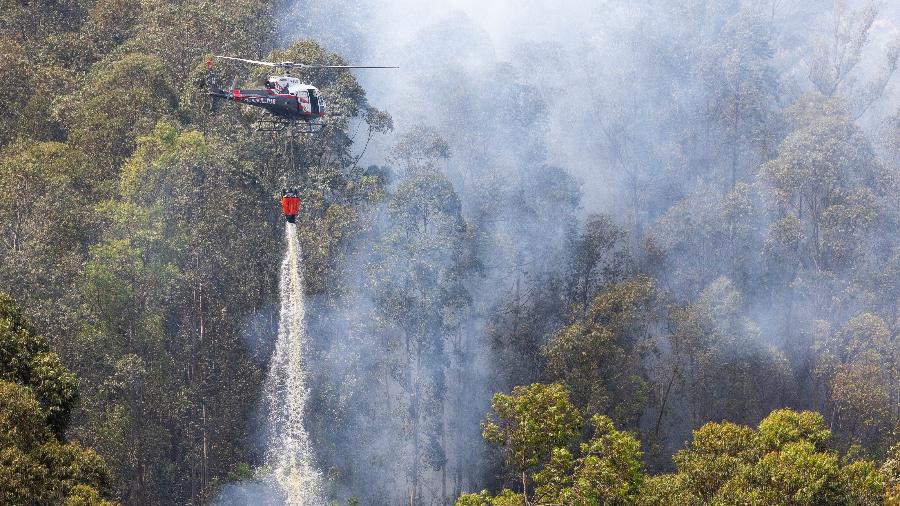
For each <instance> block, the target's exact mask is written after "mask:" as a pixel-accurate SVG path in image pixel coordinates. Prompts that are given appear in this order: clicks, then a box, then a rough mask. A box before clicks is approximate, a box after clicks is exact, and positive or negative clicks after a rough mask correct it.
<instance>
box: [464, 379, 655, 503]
mask: <svg viewBox="0 0 900 506" xmlns="http://www.w3.org/2000/svg"><path fill="white" fill-rule="evenodd" d="M491 407H492V412H491V413H489V414H488V416H487V418H486V419H485V421H484V423H483V424H482V428H483V430H484V438H485V440H487V441H488V442H490V443H493V444H496V445H498V446H499V447H500V449H501V452H502V453H503V454H504V457H505V460H504V461H505V463H506V467H507V471H508V472H509V473H510V477H511V478H512V479H513V482H518V483H517V484H516V485H515V488H517V489H519V490H518V491H513V490H511V489H509V488H504V489H503V490H502V491H501V492H500V493H499V494H497V495H496V496H492V495H491V494H490V493H488V492H487V491H482V492H480V493H477V494H465V495H463V496H461V497H460V498H459V500H458V501H457V503H456V504H457V505H489V506H505V505H553V504H565V505H572V506H588V505H594V504H605V505H628V504H634V501H635V500H636V498H637V496H638V493H639V492H640V490H641V485H642V483H643V480H644V474H643V470H642V464H641V449H640V442H638V440H637V439H635V438H634V437H633V436H631V435H630V434H627V433H625V432H619V431H617V430H616V429H615V427H614V426H613V422H612V420H610V419H609V417H606V416H603V415H595V416H594V417H592V418H591V432H592V436H591V438H590V440H588V441H584V442H581V443H580V444H576V442H577V441H578V440H579V439H580V435H581V429H582V427H581V425H582V422H583V419H582V417H581V414H580V413H579V412H578V410H577V408H575V406H574V405H572V403H571V401H569V397H568V392H567V391H566V389H565V387H563V386H562V385H560V384H551V385H544V384H540V383H535V384H533V385H530V386H521V387H516V388H515V389H514V390H513V392H512V395H505V394H496V395H494V398H493V400H492V402H491Z"/></svg>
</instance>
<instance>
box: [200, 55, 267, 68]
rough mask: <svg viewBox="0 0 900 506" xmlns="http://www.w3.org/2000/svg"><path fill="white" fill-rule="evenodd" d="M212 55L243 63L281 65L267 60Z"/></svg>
mask: <svg viewBox="0 0 900 506" xmlns="http://www.w3.org/2000/svg"><path fill="white" fill-rule="evenodd" d="M213 56H214V57H216V58H222V59H225V60H234V61H242V62H245V63H254V64H256V65H265V66H267V67H280V66H281V65H279V64H277V63H272V62H268V61H259V60H248V59H246V58H235V57H233V56H219V55H213Z"/></svg>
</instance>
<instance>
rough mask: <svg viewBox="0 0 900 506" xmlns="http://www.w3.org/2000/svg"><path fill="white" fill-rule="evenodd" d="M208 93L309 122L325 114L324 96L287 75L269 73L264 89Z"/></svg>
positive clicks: (282, 116) (315, 89)
mask: <svg viewBox="0 0 900 506" xmlns="http://www.w3.org/2000/svg"><path fill="white" fill-rule="evenodd" d="M210 96H212V97H213V98H214V99H217V98H220V99H225V100H230V101H232V102H238V103H241V104H247V105H250V106H254V107H260V108H263V109H265V110H266V111H268V112H269V113H270V114H272V115H273V116H277V117H279V118H284V119H288V120H306V121H312V120H315V119H318V118H321V117H323V116H324V115H325V110H326V105H325V99H324V98H323V97H322V95H321V94H320V93H319V90H318V89H317V88H316V87H314V86H310V85H308V84H303V83H301V82H300V80H299V79H297V78H295V77H289V76H272V77H270V78H269V79H268V81H267V82H266V89H263V90H259V89H244V90H242V89H237V88H235V89H231V90H213V91H211V92H210Z"/></svg>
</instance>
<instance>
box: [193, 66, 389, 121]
mask: <svg viewBox="0 0 900 506" xmlns="http://www.w3.org/2000/svg"><path fill="white" fill-rule="evenodd" d="M213 58H221V59H223V60H232V61H239V62H243V63H250V64H253V65H262V66H266V67H273V68H277V69H279V70H281V71H283V75H275V76H269V78H268V79H267V80H266V83H265V89H239V88H236V87H235V86H234V85H232V87H231V89H230V90H224V89H220V88H218V87H217V86H216V83H215V78H214V77H213V74H212V67H213V63H212V58H209V59H207V61H206V67H207V84H208V85H209V87H210V91H209V93H208V94H209V96H210V97H212V101H213V109H215V108H216V105H217V101H218V100H229V101H232V102H237V103H240V104H246V105H250V106H254V107H260V108H263V109H265V110H266V111H268V113H269V114H270V117H269V118H268V119H264V120H260V121H258V122H257V125H256V128H257V130H260V131H280V130H284V129H285V128H287V127H292V130H293V129H294V127H297V126H299V127H300V128H299V131H300V132H306V133H314V132H317V131H319V130H321V129H322V127H323V126H324V124H323V123H322V118H323V117H324V116H325V112H326V111H327V109H328V106H327V103H326V101H325V97H324V96H323V95H322V93H321V92H320V91H319V89H318V88H316V87H315V86H312V85H309V84H305V83H302V82H301V81H300V79H298V78H296V77H292V76H291V75H290V71H291V70H293V69H395V68H398V67H390V66H370V65H310V64H306V63H299V62H293V61H283V62H267V61H259V60H248V59H246V58H235V57H233V56H219V55H213Z"/></svg>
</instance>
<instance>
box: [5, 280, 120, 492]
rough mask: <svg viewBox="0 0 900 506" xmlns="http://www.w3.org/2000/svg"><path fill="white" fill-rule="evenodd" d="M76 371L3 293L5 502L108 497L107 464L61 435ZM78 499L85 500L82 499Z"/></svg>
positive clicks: (74, 389)
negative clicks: (53, 349) (50, 347)
mask: <svg viewBox="0 0 900 506" xmlns="http://www.w3.org/2000/svg"><path fill="white" fill-rule="evenodd" d="M76 398H77V383H76V380H75V376H74V375H73V374H72V373H70V372H69V371H68V370H66V368H65V367H63V366H62V364H61V363H60V361H59V357H57V355H56V354H55V353H53V352H51V351H50V349H49V346H48V344H47V341H46V340H44V339H43V338H42V337H40V336H38V335H37V334H35V331H34V329H33V328H32V327H31V325H30V323H29V322H28V321H26V320H25V317H24V316H23V315H22V313H21V311H20V309H19V307H18V305H17V304H16V303H15V302H14V301H13V300H12V299H11V298H10V297H9V296H8V295H5V294H0V500H2V501H3V503H4V504H10V505H31V504H61V503H66V504H70V503H72V504H78V503H77V502H76V501H77V500H79V498H88V499H89V501H90V502H88V503H87V504H95V505H111V504H112V503H110V502H108V501H106V500H104V499H102V498H101V494H106V493H107V492H108V486H109V470H108V469H107V467H106V464H105V463H104V462H103V460H102V459H101V458H100V456H99V455H98V454H97V453H95V452H94V451H93V450H90V449H86V448H83V447H81V446H79V445H78V444H76V443H72V442H66V440H65V438H64V433H65V430H66V428H67V426H68V422H69V416H70V412H71V410H72V407H73V403H74V402H75V400H76ZM82 504H85V503H84V502H82Z"/></svg>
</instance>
